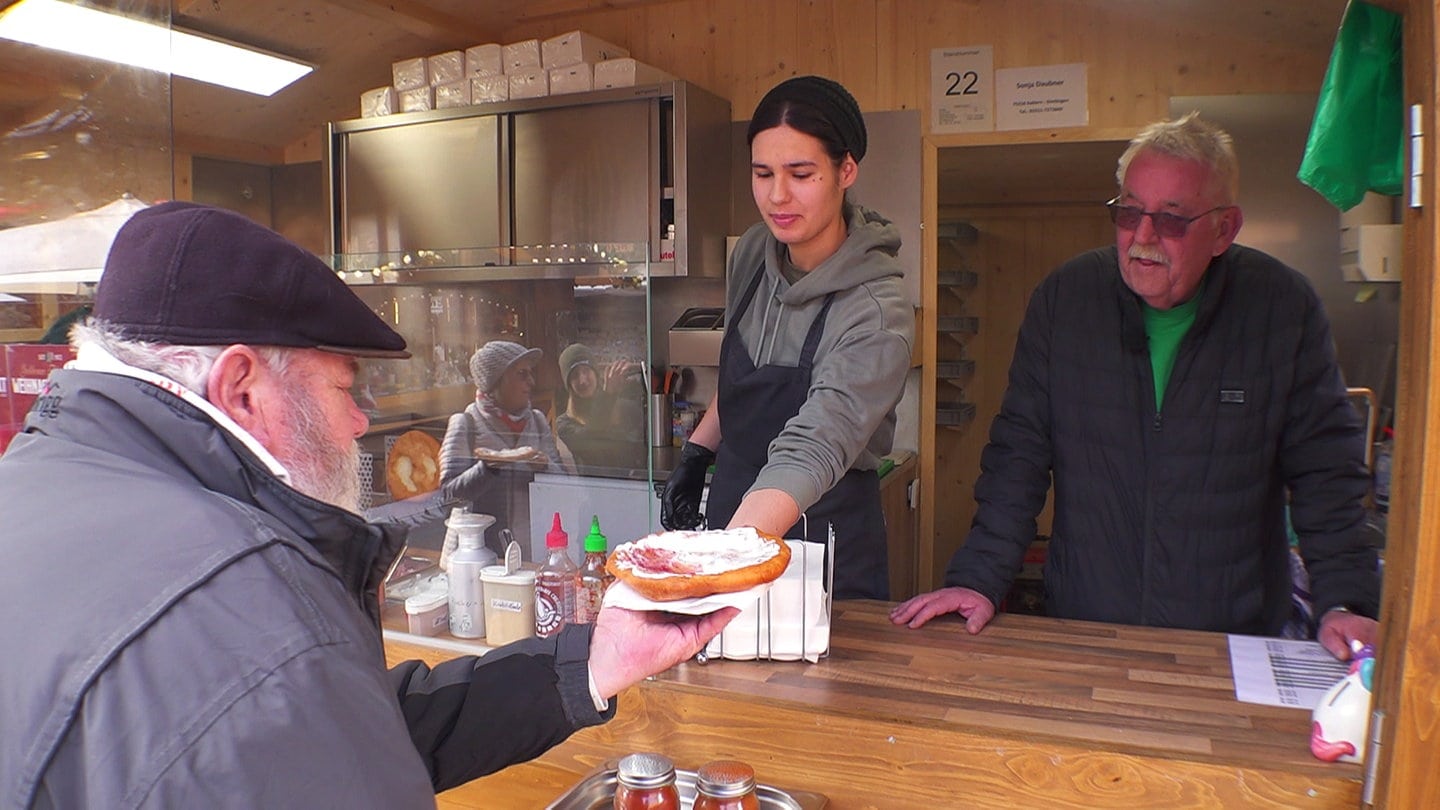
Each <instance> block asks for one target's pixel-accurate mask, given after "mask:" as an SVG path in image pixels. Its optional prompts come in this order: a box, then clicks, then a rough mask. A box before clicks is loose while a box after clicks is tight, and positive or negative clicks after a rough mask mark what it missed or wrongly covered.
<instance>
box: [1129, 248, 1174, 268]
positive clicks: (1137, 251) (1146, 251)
mask: <svg viewBox="0 0 1440 810" xmlns="http://www.w3.org/2000/svg"><path fill="white" fill-rule="evenodd" d="M1126 255H1128V256H1129V257H1130V258H1132V259H1139V260H1141V261H1146V262H1156V263H1158V264H1162V265H1164V266H1165V267H1167V268H1168V267H1169V266H1170V260H1169V259H1167V258H1165V254H1164V253H1161V252H1160V251H1159V250H1158V249H1156V248H1151V247H1146V246H1144V245H1131V246H1130V250H1129V251H1128V253H1127V254H1126Z"/></svg>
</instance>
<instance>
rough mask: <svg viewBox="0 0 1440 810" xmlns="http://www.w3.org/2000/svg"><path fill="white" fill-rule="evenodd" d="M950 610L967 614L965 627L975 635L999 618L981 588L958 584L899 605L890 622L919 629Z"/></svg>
mask: <svg viewBox="0 0 1440 810" xmlns="http://www.w3.org/2000/svg"><path fill="white" fill-rule="evenodd" d="M946 613H959V614H960V615H961V616H964V617H965V630H966V631H968V632H969V633H970V635H972V636H973V635H975V634H976V633H978V632H980V631H981V630H983V629H984V628H985V625H987V624H989V623H990V620H991V619H993V618H995V605H994V604H993V603H991V601H990V600H989V599H987V598H985V597H984V596H983V595H981V593H980V592H979V591H972V590H970V589H969V588H958V587H957V588H941V589H940V590H938V591H931V592H929V593H922V594H920V595H919V596H916V597H912V598H911V599H908V600H906V601H904V602H901V603H900V604H899V605H896V606H895V607H894V608H893V609H892V610H891V611H890V621H892V622H894V623H895V624H903V625H906V626H908V627H910V628H916V627H921V626H922V625H924V624H925V623H926V622H928V621H930V620H931V619H933V618H935V617H936V616H943V615H945V614H946Z"/></svg>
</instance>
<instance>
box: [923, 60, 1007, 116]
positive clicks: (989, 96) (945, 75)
mask: <svg viewBox="0 0 1440 810" xmlns="http://www.w3.org/2000/svg"><path fill="white" fill-rule="evenodd" d="M994 50H995V49H994V48H993V47H992V46H990V45H967V46H963V47H957V48H935V49H933V50H931V51H930V131H931V132H932V133H945V132H990V131H991V130H993V129H995V119H994V116H993V114H992V113H991V106H992V104H993V103H994V99H995V88H994V85H993V82H994V76H995V69H994V68H995V58H994Z"/></svg>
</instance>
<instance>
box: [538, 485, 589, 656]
mask: <svg viewBox="0 0 1440 810" xmlns="http://www.w3.org/2000/svg"><path fill="white" fill-rule="evenodd" d="M569 546H570V535H568V534H566V533H565V530H564V529H563V528H561V526H560V513H559V512H556V513H555V519H554V520H553V521H552V522H551V524H550V531H549V532H548V533H547V534H546V535H545V548H546V550H547V551H548V554H547V555H546V557H545V564H544V565H543V566H541V567H540V573H539V574H538V575H537V576H536V577H535V635H537V636H539V637H541V638H549V637H551V636H553V635H555V634H556V633H558V632H560V628H562V627H564V626H565V625H567V624H569V623H571V622H573V621H575V588H576V586H577V584H578V579H579V573H580V572H579V569H577V568H576V567H575V561H574V560H572V559H570V550H569Z"/></svg>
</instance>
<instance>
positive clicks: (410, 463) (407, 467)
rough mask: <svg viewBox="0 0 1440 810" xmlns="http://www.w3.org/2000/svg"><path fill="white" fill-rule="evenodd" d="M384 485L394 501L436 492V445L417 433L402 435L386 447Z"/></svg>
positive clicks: (437, 466) (437, 479) (425, 436)
mask: <svg viewBox="0 0 1440 810" xmlns="http://www.w3.org/2000/svg"><path fill="white" fill-rule="evenodd" d="M385 484H386V486H388V487H389V488H390V496H391V497H393V498H396V499H404V498H413V497H415V496H417V495H424V494H425V493H427V492H434V491H435V490H437V489H439V488H440V443H439V442H437V441H435V437H433V436H431V435H430V434H428V433H424V432H421V431H418V430H409V431H406V432H404V433H402V434H400V436H399V437H398V438H397V439H395V443H394V444H393V445H391V446H390V455H389V458H387V459H386V463H385Z"/></svg>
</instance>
